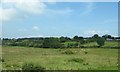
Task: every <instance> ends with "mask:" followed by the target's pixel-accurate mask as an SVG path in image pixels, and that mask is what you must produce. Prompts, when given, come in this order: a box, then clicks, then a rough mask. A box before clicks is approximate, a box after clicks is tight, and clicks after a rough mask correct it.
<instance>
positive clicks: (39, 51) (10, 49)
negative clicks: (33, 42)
mask: <svg viewBox="0 0 120 72" xmlns="http://www.w3.org/2000/svg"><path fill="white" fill-rule="evenodd" d="M67 49H69V50H71V51H72V52H73V53H74V54H62V52H64V51H66V50H67ZM67 49H64V48H63V49H54V48H51V49H50V48H47V49H44V48H34V47H20V46H3V50H2V51H3V59H4V60H5V62H4V63H3V64H2V65H3V69H7V70H9V69H11V70H14V69H16V70H19V69H21V67H22V66H23V63H24V62H26V63H30V62H32V64H33V65H35V66H36V64H37V66H41V65H42V67H45V70H71V69H72V70H77V69H78V68H79V70H88V69H87V68H88V67H91V68H92V69H94V68H95V67H96V70H97V68H101V67H103V66H104V69H107V70H109V69H108V68H111V70H113V69H115V70H117V68H118V67H117V66H116V65H117V62H118V49H110V48H105V49H104V48H98V49H96V48H86V49H84V48H67ZM84 50H85V51H87V52H88V54H86V55H85V53H84V52H85V51H84ZM43 54H46V55H43ZM74 58H80V59H83V60H84V61H83V63H79V61H78V62H77V61H76V60H73V61H71V60H72V59H74ZM69 60H70V62H68V61H69ZM108 60H110V64H109V62H108ZM87 63H89V64H88V65H87ZM16 64H17V65H18V66H19V67H16V66H15V65H16ZM6 65H7V67H6ZM11 66H13V67H11Z"/></svg>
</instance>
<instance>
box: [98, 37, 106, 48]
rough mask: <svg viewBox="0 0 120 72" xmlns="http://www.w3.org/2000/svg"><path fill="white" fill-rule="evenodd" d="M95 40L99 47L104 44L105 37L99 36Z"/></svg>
mask: <svg viewBox="0 0 120 72" xmlns="http://www.w3.org/2000/svg"><path fill="white" fill-rule="evenodd" d="M96 42H97V44H98V45H99V46H100V47H101V46H103V45H104V43H105V39H104V38H101V37H98V38H97V39H96Z"/></svg>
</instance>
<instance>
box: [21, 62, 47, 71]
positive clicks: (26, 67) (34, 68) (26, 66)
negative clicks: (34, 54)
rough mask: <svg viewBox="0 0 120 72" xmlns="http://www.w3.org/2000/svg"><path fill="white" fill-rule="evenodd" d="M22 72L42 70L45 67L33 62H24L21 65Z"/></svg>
mask: <svg viewBox="0 0 120 72" xmlns="http://www.w3.org/2000/svg"><path fill="white" fill-rule="evenodd" d="M22 70H23V72H34V71H35V72H44V70H45V68H44V67H42V66H39V65H34V64H33V63H25V64H23V65H22Z"/></svg>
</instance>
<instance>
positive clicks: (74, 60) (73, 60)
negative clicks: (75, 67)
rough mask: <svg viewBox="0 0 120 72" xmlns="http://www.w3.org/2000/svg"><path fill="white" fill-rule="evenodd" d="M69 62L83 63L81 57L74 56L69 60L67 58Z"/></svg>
mask: <svg viewBox="0 0 120 72" xmlns="http://www.w3.org/2000/svg"><path fill="white" fill-rule="evenodd" d="M68 61H69V62H77V63H83V61H84V60H83V59H81V58H74V59H70V60H68Z"/></svg>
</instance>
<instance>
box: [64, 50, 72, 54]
mask: <svg viewBox="0 0 120 72" xmlns="http://www.w3.org/2000/svg"><path fill="white" fill-rule="evenodd" d="M62 54H74V52H73V51H71V50H65V51H64V52H62Z"/></svg>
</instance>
